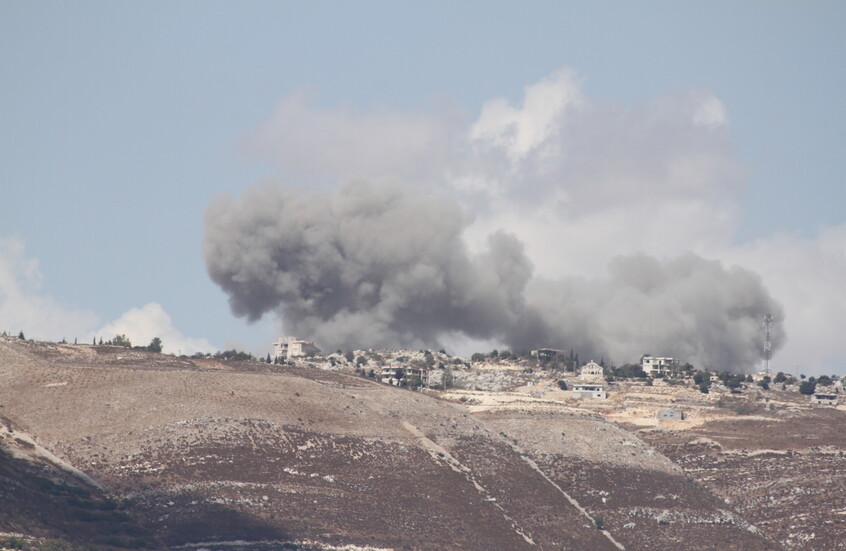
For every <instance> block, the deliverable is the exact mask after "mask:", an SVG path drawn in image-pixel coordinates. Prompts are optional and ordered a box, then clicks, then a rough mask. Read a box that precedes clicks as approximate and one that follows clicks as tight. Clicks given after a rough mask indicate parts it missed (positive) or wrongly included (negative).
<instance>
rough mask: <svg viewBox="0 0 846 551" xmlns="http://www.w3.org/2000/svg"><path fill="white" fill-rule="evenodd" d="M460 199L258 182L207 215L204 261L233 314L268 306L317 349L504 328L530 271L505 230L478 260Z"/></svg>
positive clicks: (419, 342) (418, 341)
mask: <svg viewBox="0 0 846 551" xmlns="http://www.w3.org/2000/svg"><path fill="white" fill-rule="evenodd" d="M468 223H469V218H468V217H467V215H466V214H465V213H463V212H462V211H461V209H459V208H458V207H457V206H456V205H454V204H450V203H449V202H447V201H444V200H442V199H439V198H437V197H433V196H431V195H426V194H423V193H419V192H416V191H413V190H411V189H408V188H404V187H398V186H388V185H377V184H372V183H366V182H357V183H352V184H349V185H346V186H343V187H342V188H341V189H340V190H339V192H338V193H337V194H335V195H334V196H330V195H327V194H322V193H314V194H305V195H304V194H297V193H294V192H281V191H278V190H276V189H273V188H267V187H260V188H253V189H251V190H249V191H247V192H246V193H245V194H244V195H243V196H242V197H240V198H239V199H238V200H237V201H232V200H230V199H228V198H226V197H222V198H220V199H218V200H217V201H216V202H214V203H213V204H212V205H211V206H210V207H209V209H208V212H207V214H206V235H205V249H204V252H205V259H206V265H207V268H208V272H209V275H210V276H211V278H212V279H213V280H214V281H215V282H216V283H217V284H218V285H220V286H221V288H223V290H224V291H226V293H227V294H229V297H230V299H229V300H230V306H231V308H232V312H233V313H234V314H235V315H237V316H242V317H246V318H247V319H248V320H257V319H259V318H260V317H261V316H262V315H264V314H266V313H268V312H275V313H277V314H278V316H279V317H280V318H281V319H282V320H283V321H284V323H285V327H286V330H288V331H289V332H292V333H295V334H298V335H303V336H307V337H309V338H314V339H315V340H316V341H317V342H318V343H319V344H321V345H323V346H324V347H327V348H330V349H334V348H336V347H344V348H354V347H359V348H360V347H414V348H418V347H422V346H434V345H436V344H437V343H438V341H439V339H440V338H442V337H443V336H445V335H448V334H451V333H462V334H465V335H467V336H470V337H473V338H488V337H490V336H491V335H500V334H504V333H505V332H506V329H507V327H508V326H509V325H510V324H513V323H514V321H515V316H516V315H518V313H519V312H520V311H521V309H522V301H523V295H524V289H525V286H526V283H527V282H528V280H529V278H530V276H531V272H532V268H531V264H530V263H529V261H528V259H527V258H526V256H525V254H524V252H523V247H522V245H521V244H520V243H518V242H517V240H516V239H514V238H513V237H511V236H508V235H505V234H495V235H493V236H491V238H490V240H489V243H488V246H489V248H488V250H487V251H485V252H483V253H482V254H480V255H471V254H469V252H468V251H467V249H466V247H465V245H464V243H463V241H462V239H461V235H462V233H463V230H464V228H465V227H466V226H467V224H468Z"/></svg>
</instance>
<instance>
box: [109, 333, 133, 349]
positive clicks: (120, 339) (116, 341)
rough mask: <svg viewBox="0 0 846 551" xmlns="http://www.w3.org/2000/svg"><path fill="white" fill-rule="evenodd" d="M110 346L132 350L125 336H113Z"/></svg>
mask: <svg viewBox="0 0 846 551" xmlns="http://www.w3.org/2000/svg"><path fill="white" fill-rule="evenodd" d="M112 344H113V345H114V346H125V347H126V348H132V343H131V342H130V341H129V339H128V338H127V337H126V335H123V334H121V335H115V338H113V339H112Z"/></svg>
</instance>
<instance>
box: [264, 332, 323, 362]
mask: <svg viewBox="0 0 846 551" xmlns="http://www.w3.org/2000/svg"><path fill="white" fill-rule="evenodd" d="M319 353H320V349H319V348H317V347H316V346H314V343H313V342H310V341H304V340H301V339H298V338H297V337H279V340H278V341H277V342H275V343H273V355H274V357H275V358H276V359H277V360H290V359H291V358H300V357H302V356H311V355H314V354H319Z"/></svg>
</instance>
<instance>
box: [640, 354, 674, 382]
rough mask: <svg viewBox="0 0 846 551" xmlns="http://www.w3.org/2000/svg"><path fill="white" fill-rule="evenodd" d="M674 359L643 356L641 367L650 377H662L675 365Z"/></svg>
mask: <svg viewBox="0 0 846 551" xmlns="http://www.w3.org/2000/svg"><path fill="white" fill-rule="evenodd" d="M676 363H677V362H676V360H675V358H656V357H654V356H644V357H643V362H642V365H641V367H642V368H643V371H645V372H646V374H647V375H649V376H650V377H655V376H656V375H659V376H661V377H663V376H664V375H666V374H667V373H669V372H670V370H671V369H672V368H673V366H674V365H676Z"/></svg>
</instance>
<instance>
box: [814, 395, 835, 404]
mask: <svg viewBox="0 0 846 551" xmlns="http://www.w3.org/2000/svg"><path fill="white" fill-rule="evenodd" d="M811 402H812V403H814V404H821V405H826V406H836V405H837V395H836V394H814V395H813V396H811Z"/></svg>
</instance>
